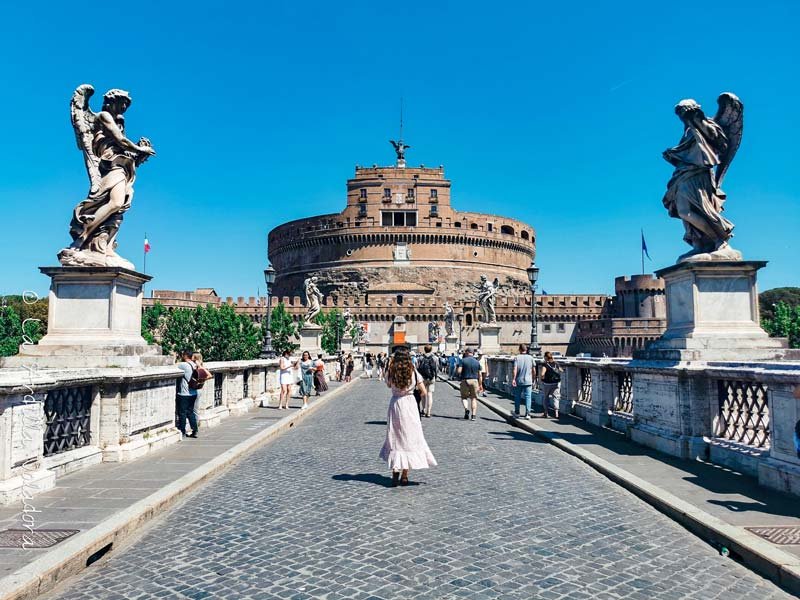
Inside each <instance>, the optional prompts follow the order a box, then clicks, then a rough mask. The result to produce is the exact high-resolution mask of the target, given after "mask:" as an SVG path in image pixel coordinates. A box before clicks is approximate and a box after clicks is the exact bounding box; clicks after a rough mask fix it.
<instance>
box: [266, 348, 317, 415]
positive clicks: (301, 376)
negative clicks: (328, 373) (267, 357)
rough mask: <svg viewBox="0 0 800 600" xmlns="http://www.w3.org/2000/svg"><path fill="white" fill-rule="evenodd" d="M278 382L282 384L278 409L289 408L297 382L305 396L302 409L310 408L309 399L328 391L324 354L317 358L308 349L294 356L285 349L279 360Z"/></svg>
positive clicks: (301, 393) (302, 394)
mask: <svg viewBox="0 0 800 600" xmlns="http://www.w3.org/2000/svg"><path fill="white" fill-rule="evenodd" d="M278 373H279V374H278V382H279V383H280V385H281V393H280V396H279V398H278V409H279V410H287V409H288V408H289V400H290V399H291V397H292V389H293V388H294V386H295V384H299V387H300V395H301V396H302V397H303V405H302V406H301V407H300V410H305V409H307V408H308V399H309V397H310V396H313V395H315V394H316V395H317V396H319V395H321V394H322V393H323V392H326V391H328V382H327V381H326V380H325V361H324V360H323V359H322V354H318V355H317V357H316V358H313V357H312V356H311V353H310V352H309V351H308V350H306V351H304V352H303V353H302V354H301V355H300V358H292V353H291V351H290V350H284V352H283V354H282V355H281V358H280V360H279V361H278Z"/></svg>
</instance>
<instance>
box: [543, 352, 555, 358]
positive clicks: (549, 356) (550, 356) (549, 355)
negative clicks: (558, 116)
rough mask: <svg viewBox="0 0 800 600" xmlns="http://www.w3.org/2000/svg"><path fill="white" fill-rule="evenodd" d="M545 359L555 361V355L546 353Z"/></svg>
mask: <svg viewBox="0 0 800 600" xmlns="http://www.w3.org/2000/svg"><path fill="white" fill-rule="evenodd" d="M544 359H545V360H553V354H552V353H551V352H545V353H544Z"/></svg>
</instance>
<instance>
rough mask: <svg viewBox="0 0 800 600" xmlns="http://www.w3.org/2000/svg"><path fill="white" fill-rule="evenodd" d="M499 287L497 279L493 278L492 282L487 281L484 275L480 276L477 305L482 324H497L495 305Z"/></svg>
mask: <svg viewBox="0 0 800 600" xmlns="http://www.w3.org/2000/svg"><path fill="white" fill-rule="evenodd" d="M499 286H500V280H499V279H498V278H497V277H495V278H494V281H489V280H488V279H487V278H486V275H481V283H480V286H479V289H478V304H479V305H480V307H481V310H482V311H483V322H484V323H486V324H489V325H494V324H496V323H497V311H496V310H495V305H496V302H497V289H498V287H499Z"/></svg>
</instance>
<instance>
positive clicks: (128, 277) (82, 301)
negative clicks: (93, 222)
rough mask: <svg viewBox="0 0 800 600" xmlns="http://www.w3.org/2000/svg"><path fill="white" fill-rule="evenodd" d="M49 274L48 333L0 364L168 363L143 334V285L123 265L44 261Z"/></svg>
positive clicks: (142, 279)
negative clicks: (68, 264) (70, 264)
mask: <svg viewBox="0 0 800 600" xmlns="http://www.w3.org/2000/svg"><path fill="white" fill-rule="evenodd" d="M40 271H41V272H42V273H44V274H45V275H48V276H49V277H50V295H49V308H48V324H47V335H45V336H44V337H43V338H42V339H41V340H39V343H38V344H37V345H23V346H21V347H20V353H19V354H18V355H17V356H13V357H8V358H6V359H3V361H2V362H1V363H0V366H3V367H25V366H29V365H30V366H33V365H36V366H38V367H39V368H93V367H95V368H97V367H137V366H157V365H169V364H172V363H173V362H174V360H173V358H172V357H169V356H162V354H161V349H160V348H159V347H158V346H157V345H154V344H148V343H147V342H146V341H145V339H144V338H143V337H142V286H143V285H144V284H145V283H146V282H147V281H149V280H150V279H151V278H150V277H149V276H148V275H144V274H142V273H137V272H136V271H131V270H129V269H123V268H121V267H41V268H40Z"/></svg>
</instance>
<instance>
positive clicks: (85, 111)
mask: <svg viewBox="0 0 800 600" xmlns="http://www.w3.org/2000/svg"><path fill="white" fill-rule="evenodd" d="M92 94H94V88H93V87H92V86H91V85H86V84H84V85H81V86H79V87H78V89H76V90H75V92H74V93H73V95H72V102H71V105H70V114H71V117H72V127H73V128H74V129H75V137H76V138H77V141H78V149H79V150H81V152H83V158H84V162H85V164H86V170H87V172H88V174H89V195H88V196H87V197H86V199H85V200H83V201H81V202H80V203H78V205H77V206H76V207H75V210H74V211H73V214H72V221H71V222H70V228H69V233H70V236H71V237H72V244H71V245H70V246H69V247H68V248H65V249H63V250H62V251H61V252H59V254H58V258H59V260H60V261H61V264H62V265H65V266H103V267H105V266H108V267H125V268H129V269H133V264H132V263H130V262H129V261H127V260H125V259H124V258H122V257H120V256H119V255H117V253H116V252H115V251H114V249H115V248H116V246H117V242H116V238H117V233H118V231H119V226H120V224H121V223H122V216H123V214H124V213H125V211H126V210H128V209H129V208H130V206H131V200H132V199H133V182H134V180H135V179H136V167H138V166H139V165H141V164H142V163H143V162H144V161H146V160H147V159H148V158H149V157H150V156H153V155H154V154H155V151H154V150H153V148H152V146H151V145H150V141H149V140H148V139H147V138H140V139H139V143H138V144H137V143H134V142H132V141H131V140H129V139H128V138H126V137H125V117H124V114H125V111H126V110H127V109H128V107H129V106H130V105H131V97H130V94H128V92H126V91H124V90H118V89H113V90H109V91H108V92H106V93H105V94H104V95H103V107H102V109H101V110H100V112H99V113H94V112H92V109H91V108H90V107H89V98H91V97H92Z"/></svg>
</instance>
